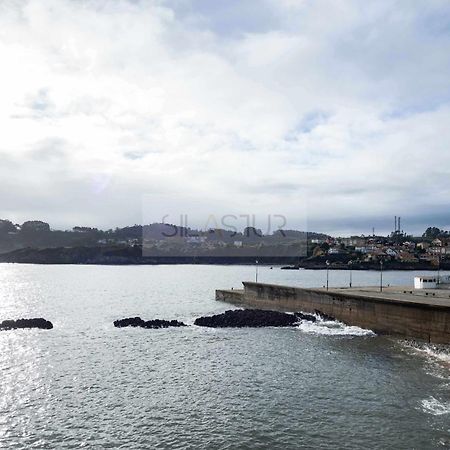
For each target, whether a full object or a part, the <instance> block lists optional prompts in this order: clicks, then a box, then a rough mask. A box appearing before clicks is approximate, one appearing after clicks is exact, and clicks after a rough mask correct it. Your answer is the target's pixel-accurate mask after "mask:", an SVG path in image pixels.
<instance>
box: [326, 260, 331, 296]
mask: <svg viewBox="0 0 450 450" xmlns="http://www.w3.org/2000/svg"><path fill="white" fill-rule="evenodd" d="M325 264H326V265H327V291H328V270H329V268H330V261H328V259H327V260H326V262H325Z"/></svg>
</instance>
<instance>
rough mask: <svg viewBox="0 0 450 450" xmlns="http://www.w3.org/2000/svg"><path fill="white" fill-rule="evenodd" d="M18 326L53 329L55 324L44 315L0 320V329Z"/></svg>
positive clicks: (10, 328) (11, 328)
mask: <svg viewBox="0 0 450 450" xmlns="http://www.w3.org/2000/svg"><path fill="white" fill-rule="evenodd" d="M17 328H41V329H43V330H51V329H52V328H53V324H52V323H51V322H50V321H48V320H45V319H43V318H42V317H39V318H35V319H18V320H4V321H3V322H0V330H14V329H17Z"/></svg>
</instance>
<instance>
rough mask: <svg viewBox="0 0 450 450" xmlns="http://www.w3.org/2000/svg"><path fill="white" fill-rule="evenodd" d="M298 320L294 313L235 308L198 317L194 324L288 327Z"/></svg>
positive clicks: (215, 326)
mask: <svg viewBox="0 0 450 450" xmlns="http://www.w3.org/2000/svg"><path fill="white" fill-rule="evenodd" d="M298 322H299V319H298V318H297V317H296V316H295V315H294V314H288V313H283V312H278V311H268V310H262V309H237V310H230V311H225V312H224V313H223V314H216V315H214V316H209V317H199V318H198V319H196V320H195V322H194V324H195V325H199V326H201V327H213V328H229V327H237V328H242V327H290V326H294V325H295V324H296V323H298Z"/></svg>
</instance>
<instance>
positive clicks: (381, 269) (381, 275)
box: [380, 259, 383, 292]
mask: <svg viewBox="0 0 450 450" xmlns="http://www.w3.org/2000/svg"><path fill="white" fill-rule="evenodd" d="M380 292H383V260H382V259H380Z"/></svg>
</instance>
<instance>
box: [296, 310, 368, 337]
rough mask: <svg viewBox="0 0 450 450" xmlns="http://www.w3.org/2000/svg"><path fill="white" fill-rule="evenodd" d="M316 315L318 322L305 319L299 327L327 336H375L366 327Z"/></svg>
mask: <svg viewBox="0 0 450 450" xmlns="http://www.w3.org/2000/svg"><path fill="white" fill-rule="evenodd" d="M315 317H316V319H317V320H316V322H310V321H307V320H303V321H302V322H301V323H299V325H298V329H299V330H301V331H303V332H304V333H311V334H321V335H327V336H375V333H374V332H373V331H372V330H366V329H364V328H360V327H356V326H350V325H345V323H342V322H339V321H337V320H323V319H322V318H321V317H319V316H317V315H316V316H315Z"/></svg>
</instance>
